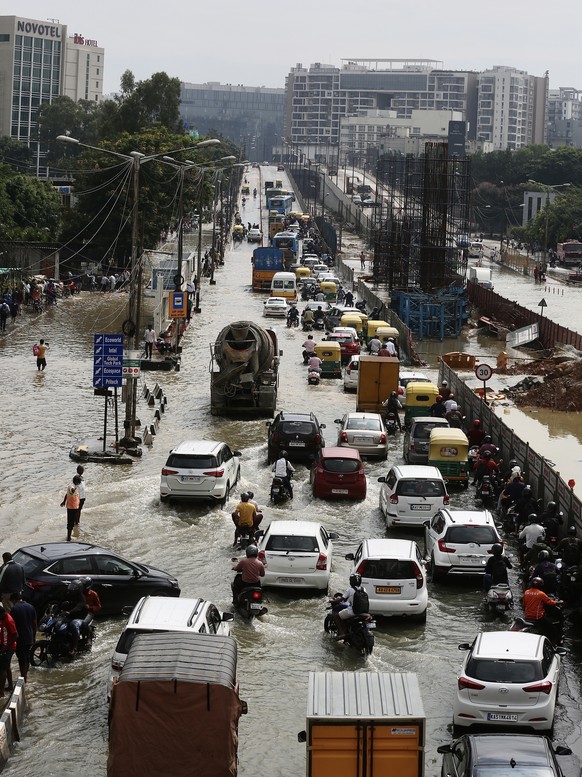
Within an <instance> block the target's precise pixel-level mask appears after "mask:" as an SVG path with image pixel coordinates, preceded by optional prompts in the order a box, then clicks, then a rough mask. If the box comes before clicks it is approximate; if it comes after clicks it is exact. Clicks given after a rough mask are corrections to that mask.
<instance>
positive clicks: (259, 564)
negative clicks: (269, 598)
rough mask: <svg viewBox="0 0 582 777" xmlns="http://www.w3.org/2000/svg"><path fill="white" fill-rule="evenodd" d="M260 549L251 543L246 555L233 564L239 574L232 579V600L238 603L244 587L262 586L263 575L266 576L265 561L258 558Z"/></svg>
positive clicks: (234, 569) (234, 570)
mask: <svg viewBox="0 0 582 777" xmlns="http://www.w3.org/2000/svg"><path fill="white" fill-rule="evenodd" d="M258 555H259V549H258V548H257V546H256V545H249V546H248V547H247V549H246V557H245V558H241V559H240V560H239V561H237V563H236V564H235V565H234V566H233V568H232V570H233V572H237V573H238V574H237V575H236V576H235V578H234V580H233V581H232V601H233V604H236V603H237V599H238V597H239V594H240V592H241V591H242V590H243V589H244V588H249V587H251V586H252V587H254V586H260V585H261V577H264V576H265V562H264V561H260V560H259V558H258Z"/></svg>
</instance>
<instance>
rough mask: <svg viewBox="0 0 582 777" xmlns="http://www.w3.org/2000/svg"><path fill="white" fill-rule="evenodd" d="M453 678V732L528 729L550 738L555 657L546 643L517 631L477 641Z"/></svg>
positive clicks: (560, 650)
mask: <svg viewBox="0 0 582 777" xmlns="http://www.w3.org/2000/svg"><path fill="white" fill-rule="evenodd" d="M459 650H468V651H469V652H468V653H467V656H466V657H465V660H464V662H463V666H462V668H461V671H460V673H459V675H458V676H457V692H456V694H455V698H454V701H453V727H454V729H455V730H456V731H460V729H465V730H466V729H467V728H469V727H471V726H483V725H492V726H503V727H504V728H505V729H512V728H514V729H515V728H518V727H519V728H524V727H527V728H530V729H533V730H534V731H543V732H545V733H548V734H549V735H550V736H551V735H552V731H553V727H554V711H555V707H556V698H557V695H558V681H559V676H560V656H561V655H563V654H564V653H565V652H566V651H565V650H564V648H553V647H552V644H551V642H550V641H549V640H548V639H547V637H542V636H540V635H539V634H528V633H525V632H522V631H489V632H481V633H480V634H478V635H477V637H476V639H475V641H474V642H473V644H472V645H470V644H469V643H465V644H462V645H459Z"/></svg>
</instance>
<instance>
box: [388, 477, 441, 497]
mask: <svg viewBox="0 0 582 777" xmlns="http://www.w3.org/2000/svg"><path fill="white" fill-rule="evenodd" d="M396 493H397V494H398V496H443V495H444V493H445V485H444V483H443V482H442V480H424V479H422V478H419V479H416V478H411V479H407V480H401V481H400V482H399V483H398V486H397V487H396Z"/></svg>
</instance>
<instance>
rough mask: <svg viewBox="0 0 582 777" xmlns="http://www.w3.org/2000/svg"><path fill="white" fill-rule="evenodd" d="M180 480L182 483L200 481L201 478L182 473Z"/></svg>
mask: <svg viewBox="0 0 582 777" xmlns="http://www.w3.org/2000/svg"><path fill="white" fill-rule="evenodd" d="M180 480H181V481H182V483H200V481H201V480H202V478H200V477H197V476H196V475H182V477H181V478H180Z"/></svg>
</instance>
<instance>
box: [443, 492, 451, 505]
mask: <svg viewBox="0 0 582 777" xmlns="http://www.w3.org/2000/svg"><path fill="white" fill-rule="evenodd" d="M450 501H451V500H450V497H449V495H448V494H445V495H444V496H443V504H444V505H445V506H446V505H448V504H449V502H450Z"/></svg>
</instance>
